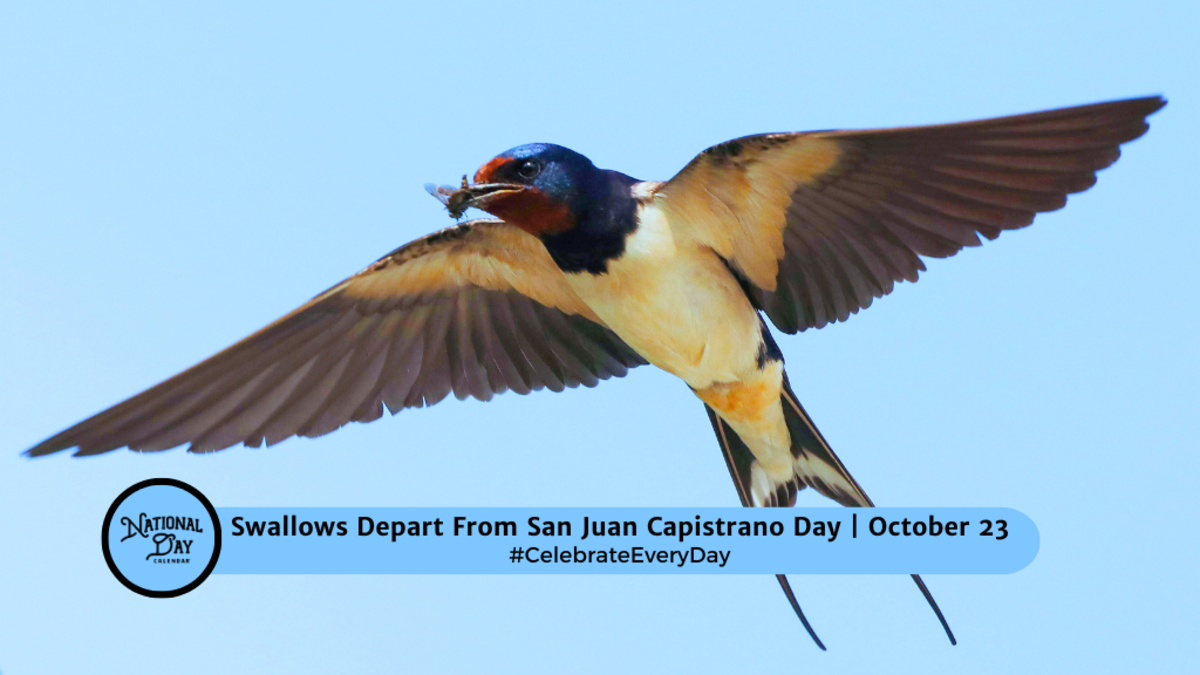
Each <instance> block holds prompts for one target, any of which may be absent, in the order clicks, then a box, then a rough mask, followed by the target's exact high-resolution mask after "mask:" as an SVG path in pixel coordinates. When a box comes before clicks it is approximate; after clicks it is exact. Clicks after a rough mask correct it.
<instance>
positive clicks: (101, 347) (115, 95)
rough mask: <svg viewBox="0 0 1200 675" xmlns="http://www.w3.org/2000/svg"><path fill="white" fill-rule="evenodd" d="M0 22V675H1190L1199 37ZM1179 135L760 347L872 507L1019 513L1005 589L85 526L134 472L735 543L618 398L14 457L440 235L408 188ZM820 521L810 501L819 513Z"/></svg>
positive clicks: (691, 430)
mask: <svg viewBox="0 0 1200 675" xmlns="http://www.w3.org/2000/svg"><path fill="white" fill-rule="evenodd" d="M571 4H572V3H554V4H547V5H544V6H536V7H535V6H530V7H521V6H516V5H514V4H512V3H504V2H484V3H465V2H455V3H410V4H407V5H405V6H400V4H399V3H396V4H395V5H394V6H383V5H370V6H363V5H357V6H354V7H348V6H347V5H346V3H341V4H339V5H338V6H336V7H334V6H333V5H328V6H322V5H318V4H316V3H287V4H282V3H281V4H268V3H255V4H254V6H253V7H251V6H247V3H103V6H102V4H101V3H79V4H59V3H53V2H38V3H20V4H18V3H4V4H3V5H0V92H3V94H2V101H3V103H0V243H2V245H0V287H2V288H3V292H0V317H3V318H2V319H0V321H2V322H3V323H2V326H3V330H0V383H2V384H0V411H3V412H2V413H0V415H2V416H3V417H2V420H3V424H0V672H3V673H4V675H20V674H23V673H78V672H105V671H108V672H128V673H142V672H145V673H149V672H161V671H162V670H163V669H165V668H167V667H169V669H170V670H171V671H172V672H174V673H181V674H182V673H212V672H239V671H251V670H253V671H260V672H289V673H329V672H354V673H387V672H398V671H404V672H428V673H462V672H491V673H508V672H522V673H528V672H556V671H571V672H581V673H611V672H649V671H658V672H689V673H710V672H711V673H717V672H802V671H805V670H808V669H813V670H815V669H820V670H821V671H822V672H837V673H875V672H881V671H885V670H886V671H887V672H890V673H915V672H921V673H929V672H955V673H1004V672H1063V671H1067V670H1070V671H1075V672H1130V671H1139V672H1180V671H1182V670H1186V669H1188V668H1189V667H1191V668H1195V667H1196V662H1197V658H1198V657H1197V655H1196V654H1197V652H1196V648H1195V640H1196V635H1197V632H1198V629H1200V610H1198V609H1197V608H1198V607H1200V579H1198V574H1197V570H1198V564H1197V559H1198V555H1197V554H1198V553H1200V551H1198V548H1200V547H1198V545H1197V541H1200V524H1198V523H1200V491H1198V490H1197V489H1196V476H1197V470H1198V469H1200V459H1198V453H1197V446H1198V444H1200V443H1198V442H1200V435H1198V434H1197V431H1196V420H1197V418H1198V415H1197V413H1198V412H1200V406H1198V403H1200V395H1198V393H1200V392H1198V390H1200V377H1198V376H1200V368H1198V365H1200V363H1198V360H1200V359H1198V356H1197V354H1198V351H1197V337H1196V336H1197V333H1198V332H1200V324H1198V319H1200V311H1198V310H1200V307H1198V302H1197V298H1196V292H1195V288H1196V281H1195V279H1196V274H1197V272H1196V270H1197V265H1196V256H1197V251H1198V250H1200V248H1198V245H1200V234H1198V233H1200V227H1198V223H1197V210H1196V206H1195V195H1196V193H1197V186H1196V181H1197V173H1196V157H1197V154H1198V153H1200V147H1198V145H1200V144H1198V143H1197V140H1198V139H1197V128H1198V123H1200V119H1198V117H1197V113H1196V109H1197V104H1198V100H1200V99H1198V96H1200V78H1198V77H1197V75H1196V64H1197V63H1200V53H1198V50H1197V46H1196V45H1197V39H1196V34H1197V29H1198V28H1200V25H1198V24H1200V22H1198V21H1197V10H1196V8H1195V6H1194V5H1192V4H1190V3H1183V2H1179V3H1168V4H1154V3H1138V6H1137V8H1136V9H1135V8H1133V7H1132V5H1133V3H1106V2H1084V3H1061V4H1059V3H1055V5H1054V6H1049V3H1044V2H1035V3H1016V2H1011V3H1010V2H1006V3H991V4H988V5H987V6H980V7H974V8H968V7H964V6H962V3H947V4H943V5H938V4H925V3H904V4H903V6H900V5H899V3H897V5H896V6H895V7H884V6H883V3H878V4H877V5H856V4H852V3H828V2H822V3H803V4H802V3H791V2H788V3H779V4H771V3H757V2H749V1H741V2H738V3H735V4H733V5H732V7H731V8H716V7H708V6H706V5H705V4H702V3H691V2H689V3H678V4H667V5H661V6H658V5H652V4H649V3H646V4H643V3H638V4H625V5H623V4H620V3H613V2H610V3H604V4H599V3H597V4H595V5H591V6H589V7H573V6H569V5H571ZM1158 93H1162V94H1165V95H1166V96H1167V97H1168V98H1169V99H1170V100H1171V103H1170V105H1169V106H1168V107H1167V108H1166V109H1165V110H1164V111H1163V112H1161V113H1159V114H1158V115H1156V116H1155V117H1154V118H1153V119H1152V129H1151V131H1150V132H1149V134H1148V135H1147V136H1146V137H1145V138H1143V139H1142V140H1140V141H1137V142H1136V143H1134V144H1132V145H1130V146H1127V148H1126V150H1125V153H1124V156H1123V158H1122V159H1121V161H1119V162H1118V163H1117V164H1116V165H1115V166H1114V167H1113V168H1112V169H1110V170H1107V171H1105V172H1104V173H1103V174H1102V175H1101V176H1100V181H1099V183H1098V185H1097V186H1096V188H1094V189H1093V190H1092V191H1091V192H1089V193H1086V194H1084V195H1080V196H1076V197H1072V198H1071V201H1070V204H1069V205H1068V206H1067V208H1066V209H1065V210H1063V211H1060V212H1057V213H1053V214H1049V215H1044V216H1041V217H1039V218H1038V219H1037V221H1036V223H1035V224H1034V225H1033V226H1032V227H1030V228H1028V229H1027V230H1024V231H1020V232H1015V233H1006V234H1004V236H1002V237H1001V238H1000V239H999V240H998V241H994V242H990V243H987V244H985V245H984V246H983V247H981V248H978V249H970V250H967V251H964V252H963V253H961V254H959V255H958V256H956V257H954V258H951V259H949V260H941V261H933V262H931V263H929V271H928V272H926V273H925V274H923V275H922V278H921V281H920V282H919V283H918V284H916V285H913V284H901V285H899V286H898V287H897V289H896V291H895V292H894V293H893V294H892V295H890V296H888V297H886V298H884V299H882V300H877V301H876V302H875V304H874V305H873V306H872V307H871V308H870V309H869V310H867V311H864V312H862V313H861V314H859V315H857V316H854V317H853V318H852V319H851V320H850V321H849V322H847V323H845V324H838V325H834V326H831V327H829V328H826V329H823V330H820V331H809V332H806V333H804V334H802V335H797V336H782V337H781V338H780V345H781V347H782V349H783V352H784V354H785V356H786V358H787V362H788V366H789V371H790V373H791V378H792V382H793V384H794V386H795V388H796V390H797V392H798V394H799V395H800V397H801V399H802V400H803V401H804V403H805V405H806V407H807V408H808V410H809V412H810V413H811V414H812V415H813V417H814V418H815V420H816V422H817V424H818V425H819V426H820V427H821V429H822V431H823V432H824V434H825V436H826V437H828V439H829V440H830V442H831V443H832V445H833V447H834V448H835V449H836V450H837V451H838V453H839V454H840V455H841V457H842V459H843V460H844V461H845V462H846V464H847V466H848V467H849V468H850V470H851V471H853V472H854V475H855V476H856V477H857V478H858V480H859V482H860V483H862V485H863V486H864V487H865V488H866V489H867V491H868V492H869V493H870V494H871V495H872V497H873V498H874V500H875V502H876V503H878V504H880V505H889V506H1005V507H1012V508H1016V509H1019V510H1021V511H1023V512H1024V513H1026V514H1028V515H1029V516H1030V517H1031V518H1033V520H1034V521H1035V522H1036V523H1037V525H1038V527H1039V528H1040V531H1041V551H1040V554H1039V555H1038V558H1037V559H1036V560H1035V561H1034V562H1033V564H1032V565H1031V566H1030V567H1028V568H1027V569H1025V570H1024V571H1022V572H1019V573H1017V574H1013V575H1009V576H932V577H929V578H928V579H927V580H928V582H929V586H930V588H931V589H932V591H933V593H934V594H935V596H936V597H937V599H938V600H939V602H940V603H941V606H942V608H943V610H944V611H945V612H946V615H947V618H948V619H949V621H950V623H951V625H952V626H953V628H954V630H955V632H956V634H957V636H958V638H959V645H958V646H957V647H951V646H950V645H949V644H948V643H947V641H946V639H945V637H944V635H943V633H942V631H941V629H940V628H939V626H938V624H937V621H936V619H935V618H934V616H933V615H932V613H931V612H930V611H929V609H928V608H927V607H926V605H925V603H924V601H923V600H922V599H921V596H920V595H919V593H918V592H917V590H916V589H915V588H914V587H913V585H912V583H911V582H910V581H909V580H908V579H906V578H904V577H891V576H811V577H793V583H794V585H795V588H796V591H797V594H798V596H799V598H800V601H801V603H802V605H803V607H804V609H805V610H806V612H807V614H808V616H809V617H810V619H811V620H812V622H813V624H814V627H815V628H816V630H817V631H818V633H819V634H820V636H821V637H822V638H823V639H824V641H825V643H826V644H827V645H828V647H829V651H828V652H827V653H822V652H820V651H819V650H817V648H816V647H814V646H813V644H812V643H811V641H810V640H809V638H808V637H807V636H806V635H805V633H804V630H803V629H802V627H801V626H800V624H799V622H798V621H797V620H796V619H795V617H794V615H793V614H792V611H791V609H790V608H789V607H788V605H787V602H786V601H785V599H784V597H783V595H782V594H781V593H780V592H779V588H778V586H777V585H776V583H775V581H774V580H773V579H772V578H770V577H756V576H731V577H717V576H713V577H704V576H678V577H664V576H593V577H568V576H561V577H555V576H524V577H520V576H512V577H498V576H479V577H449V576H447V577H439V576H424V577H401V576H391V577H380V576H360V577H353V576H344V577H335V576H276V577H237V576H214V577H212V578H210V579H209V580H208V581H207V582H206V583H205V584H204V585H203V586H201V587H200V588H199V589H198V590H197V591H195V592H193V593H191V594H189V595H187V596H184V597H181V598H178V599H174V600H168V601H163V600H151V599H148V598H143V597H140V596H137V595H135V594H133V593H131V592H129V591H128V590H126V589H125V588H124V587H123V586H121V585H120V584H119V583H117V581H116V580H115V579H113V578H112V576H111V575H110V574H109V572H108V570H107V568H106V567H105V564H104V561H103V558H102V556H101V552H100V547H99V545H98V543H99V541H98V540H99V537H97V533H98V531H99V529H100V523H101V520H102V519H103V516H104V512H105V510H106V509H107V507H108V505H109V504H110V503H111V501H112V500H113V499H114V498H115V497H116V496H117V495H118V494H119V493H120V492H121V491H122V490H124V489H125V488H126V487H128V486H129V485H131V484H133V483H135V482H137V481H140V480H143V479H146V478H151V477H157V476H168V477H173V478H178V479H181V480H184V481H186V482H188V483H191V484H192V485H194V486H196V487H197V488H199V489H200V490H201V491H203V492H204V493H205V494H206V495H207V496H208V497H209V498H210V499H211V500H212V501H213V502H214V503H215V504H216V505H218V506H727V505H733V504H736V503H737V501H736V494H735V492H734V489H733V487H732V484H731V483H730V480H729V476H728V473H727V471H726V469H725V465H724V462H723V461H722V460H721V455H720V452H719V449H718V447H717V444H716V442H715V440H714V439H713V438H712V432H711V429H710V427H709V425H708V422H707V420H706V419H705V415H704V412H703V409H702V406H701V404H700V403H699V402H698V401H697V400H695V399H694V398H693V397H692V396H691V395H690V394H689V393H688V390H687V388H686V387H685V386H684V385H683V384H682V383H681V382H679V381H677V380H675V379H673V378H672V377H671V376H669V375H667V374H665V373H663V372H659V371H655V370H654V369H652V368H640V369H637V370H636V371H634V372H632V373H631V374H630V376H629V377H627V378H625V379H623V380H615V381H609V382H604V383H602V384H601V386H599V387H597V388H595V389H590V390H588V389H584V390H574V391H569V392H567V393H564V394H552V393H549V392H541V393H535V394H533V395H530V396H526V397H521V396H517V395H513V394H507V395H504V396H500V397H498V398H497V399H495V400H493V401H492V402H490V403H487V404H482V403H478V402H474V401H467V402H457V401H454V400H449V401H446V402H444V403H442V404H441V405H438V406H436V407H434V408H432V409H428V410H414V411H406V412H404V413H402V414H400V415H399V416H397V417H395V418H392V417H385V418H384V419H383V420H380V421H378V422H376V423H373V424H370V425H351V426H349V427H346V428H344V429H342V430H340V431H338V432H336V433H334V434H332V435H330V436H326V437H323V438H320V439H315V440H305V439H300V440H290V441H287V442H285V443H282V444H280V445H277V446H275V447H273V448H270V449H265V450H250V449H245V448H240V447H239V448H234V449H230V450H227V451H225V452H221V453H218V454H215V455H211V456H193V455H189V454H188V453H186V452H184V451H182V450H175V451H171V452H166V453H161V454H153V455H145V456H142V455H136V454H134V453H129V452H127V451H120V452H115V453H112V454H108V455H104V456H101V457H97V458H92V459H88V460H76V459H72V458H70V457H69V456H66V455H63V456H55V457H51V458H48V459H41V460H37V461H33V460H29V459H26V458H23V457H21V456H20V452H21V451H23V450H25V449H26V448H28V447H29V446H31V445H33V444H34V443H36V442H38V441H40V440H42V439H44V438H46V437H47V436H49V435H51V434H53V433H55V432H57V431H59V430H60V429H62V428H64V427H66V426H68V425H70V424H73V423H74V422H77V421H79V420H81V419H82V418H84V417H86V416H88V415H90V414H92V413H95V412H97V411H99V410H101V409H103V408H105V407H107V406H109V405H112V404H114V403H117V402H118V401H120V400H122V399H124V398H126V397H128V396H130V395H132V394H134V393H137V392H138V391H140V390H142V389H144V388H145V387H147V386H149V385H152V384H154V383H156V382H158V381H160V380H162V379H164V378H165V377H167V376H170V375H173V374H175V373H176V372H178V371H180V370H182V369H184V368H186V367H188V366H190V365H192V364H194V363H196V362H197V361H199V360H201V359H202V358H204V357H207V356H209V355H211V354H213V353H215V352H216V351H218V350H220V349H222V348H224V347H225V346H227V345H229V344H231V343H233V342H234V341H236V340H238V339H240V338H242V337H244V336H245V335H247V334H249V333H251V332H252V331H254V330H256V329H258V328H259V327H261V326H263V325H265V324H266V323H268V322H269V321H271V320H273V319H275V318H276V317H278V316H280V315H282V314H284V313H285V312H287V311H289V310H291V309H292V308H294V307H295V306H297V305H299V304H300V303H302V302H303V301H305V300H307V299H308V298H310V297H311V296H312V295H314V294H315V293H317V292H319V291H321V290H323V289H325V288H327V287H329V286H330V285H332V284H333V283H335V282H337V281H338V280H340V279H342V278H344V277H345V276H348V275H349V274H350V273H353V272H355V271H357V270H358V269H360V268H362V267H363V266H365V265H366V264H368V263H369V262H371V261H373V260H374V259H375V258H376V257H378V256H380V255H382V254H384V253H386V252H387V251H389V250H391V249H393V248H395V247H397V246H399V245H400V244H403V243H405V242H407V241H410V240H412V239H414V238H416V237H419V236H421V235H423V234H425V233H427V232H430V231H432V230H434V229H438V228H441V227H444V226H447V225H449V224H450V222H451V221H450V220H449V219H448V218H447V217H446V215H445V212H444V211H443V210H442V209H441V207H440V206H439V205H438V204H437V202H435V201H434V200H433V199H431V198H430V197H429V196H428V195H426V194H425V193H424V191H423V190H422V187H421V186H422V184H424V183H426V182H442V183H448V182H454V181H456V180H457V179H458V178H459V177H460V176H461V175H462V174H464V173H470V172H473V171H474V170H475V168H476V167H477V166H478V165H480V164H481V163H483V162H484V161H486V160H488V159H489V158H491V157H492V156H493V155H495V154H496V153H498V152H500V151H502V150H505V149H506V148H509V147H512V146H515V145H518V144H521V143H527V142H533V141H549V142H555V143H560V144H563V145H566V146H568V147H571V148H573V149H576V150H578V151H580V152H582V153H584V154H585V155H587V156H589V157H591V158H592V159H593V160H594V161H595V162H596V164H597V165H599V166H601V167H606V168H614V169H619V170H621V171H624V172H626V173H629V174H631V175H633V176H636V177H639V178H645V179H665V178H668V177H670V176H671V175H673V174H674V173H675V172H676V171H677V170H678V169H679V168H681V167H682V166H683V165H684V164H685V163H686V162H687V161H688V160H690V159H691V158H692V157H693V156H694V155H695V154H696V153H697V152H699V151H700V150H702V149H703V148H705V147H707V146H709V145H711V144H713V143H716V142H720V141H723V140H726V139H729V138H733V137H736V136H741V135H744V134H749V133H756V132H767V131H792V130H805V129H826V128H838V127H844V128H853V127H878V126H895V125H910V124H924V123H935V122H953V121H960V120H968V119H974V118H981V117H989V116H996V115H1002V114H1010V113H1021V112H1029V111H1035V110H1041V109H1045V108H1052V107H1059V106H1066V105H1074V104H1081V103H1089V102H1094V101H1101V100H1107V99H1114V98H1122V97H1129V96H1137V95H1146V94H1158ZM802 503H803V504H810V505H818V504H820V505H825V504H827V503H828V502H823V501H822V500H821V499H820V498H818V497H813V496H811V495H809V496H806V497H805V498H804V499H802Z"/></svg>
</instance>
